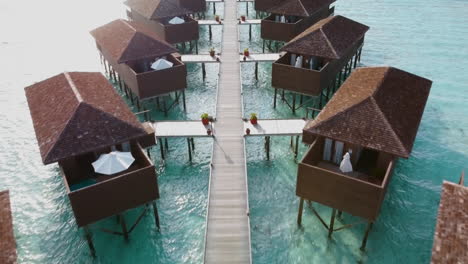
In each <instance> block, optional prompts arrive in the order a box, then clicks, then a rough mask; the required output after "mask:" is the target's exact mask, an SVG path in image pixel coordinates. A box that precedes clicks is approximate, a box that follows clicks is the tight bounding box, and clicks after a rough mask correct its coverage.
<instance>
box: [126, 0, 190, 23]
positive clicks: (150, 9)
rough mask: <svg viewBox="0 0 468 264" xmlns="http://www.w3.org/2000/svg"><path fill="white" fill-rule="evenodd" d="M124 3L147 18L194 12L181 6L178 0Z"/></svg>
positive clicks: (141, 0) (136, 0) (138, 0)
mask: <svg viewBox="0 0 468 264" xmlns="http://www.w3.org/2000/svg"><path fill="white" fill-rule="evenodd" d="M124 4H125V5H127V6H128V7H130V8H131V9H132V10H133V11H136V12H138V13H139V14H140V15H142V16H144V17H146V18H147V19H163V18H169V17H176V16H183V15H187V14H190V13H192V11H190V10H188V9H186V8H183V7H182V6H180V5H179V2H178V1H176V0H127V1H125V2H124Z"/></svg>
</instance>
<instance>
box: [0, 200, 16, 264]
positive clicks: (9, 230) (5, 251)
mask: <svg viewBox="0 0 468 264" xmlns="http://www.w3.org/2000/svg"><path fill="white" fill-rule="evenodd" d="M0 263H2V264H12V263H16V241H15V235H14V233H13V220H12V216H11V206H10V195H9V192H8V191H2V192H0Z"/></svg>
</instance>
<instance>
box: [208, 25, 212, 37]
mask: <svg viewBox="0 0 468 264" xmlns="http://www.w3.org/2000/svg"><path fill="white" fill-rule="evenodd" d="M208 36H209V38H210V40H211V39H212V37H213V32H211V25H208Z"/></svg>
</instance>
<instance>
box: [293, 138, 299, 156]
mask: <svg viewBox="0 0 468 264" xmlns="http://www.w3.org/2000/svg"><path fill="white" fill-rule="evenodd" d="M298 152H299V136H296V146H294V159H297V154H298Z"/></svg>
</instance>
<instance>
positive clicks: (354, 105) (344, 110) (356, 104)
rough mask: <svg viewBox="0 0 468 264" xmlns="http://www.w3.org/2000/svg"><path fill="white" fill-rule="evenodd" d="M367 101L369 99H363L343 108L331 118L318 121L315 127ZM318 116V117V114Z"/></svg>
mask: <svg viewBox="0 0 468 264" xmlns="http://www.w3.org/2000/svg"><path fill="white" fill-rule="evenodd" d="M368 99H369V97H365V98H364V99H363V100H361V101H360V102H357V103H355V104H353V105H351V106H349V107H346V108H343V109H342V110H341V111H339V112H337V113H336V114H334V115H331V116H329V117H328V118H327V119H324V120H322V121H320V122H319V123H318V124H317V126H319V125H320V124H321V123H323V122H325V121H328V120H330V119H331V118H333V117H336V116H339V115H341V114H343V113H344V112H346V111H348V110H350V109H352V108H355V107H358V106H359V105H361V104H363V103H364V101H366V100H368ZM329 103H330V101H329V102H328V103H327V104H329ZM325 107H326V106H325ZM323 110H325V108H323V109H322V111H323ZM319 115H320V114H319ZM317 117H318V116H317ZM314 120H316V119H314Z"/></svg>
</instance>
